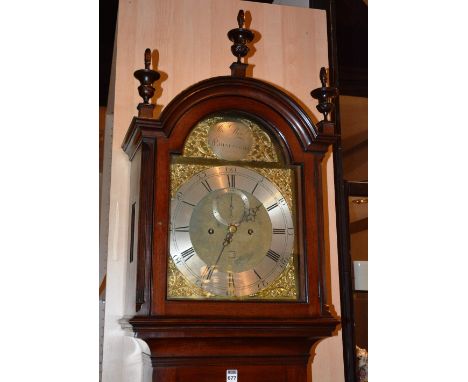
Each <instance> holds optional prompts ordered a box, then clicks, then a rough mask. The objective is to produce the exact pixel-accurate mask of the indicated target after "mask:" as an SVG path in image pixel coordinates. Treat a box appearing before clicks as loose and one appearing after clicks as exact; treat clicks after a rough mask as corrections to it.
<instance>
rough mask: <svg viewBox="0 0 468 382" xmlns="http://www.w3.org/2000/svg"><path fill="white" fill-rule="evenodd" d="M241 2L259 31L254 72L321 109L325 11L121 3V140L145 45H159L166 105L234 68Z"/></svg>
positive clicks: (183, 1) (204, 0)
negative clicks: (315, 95)
mask: <svg viewBox="0 0 468 382" xmlns="http://www.w3.org/2000/svg"><path fill="white" fill-rule="evenodd" d="M239 9H244V10H246V11H249V12H250V17H248V18H247V21H249V19H251V22H250V28H251V29H253V30H254V31H255V32H256V35H257V36H256V38H255V42H254V52H253V54H252V55H251V57H249V59H248V62H249V63H250V64H252V65H253V76H254V77H255V78H258V79H263V80H266V81H268V82H270V83H273V84H275V85H276V86H278V87H280V88H282V89H283V90H285V91H287V92H289V93H291V94H292V95H293V97H294V98H295V99H296V101H298V102H299V103H300V104H301V106H303V107H304V108H305V110H306V111H308V112H309V114H311V115H314V116H317V117H318V116H319V113H318V112H317V110H316V109H315V102H314V100H313V99H312V98H311V96H310V94H309V93H310V91H311V90H312V89H314V88H316V87H319V86H320V81H319V76H318V73H319V70H320V67H321V66H328V58H327V54H328V53H327V39H326V17H325V11H321V10H313V9H303V8H295V7H282V6H275V5H269V4H258V3H250V2H243V1H237V0H230V1H229V0H224V1H218V0H178V1H162V0H157V1H144V0H135V1H132V2H121V4H120V9H119V26H118V35H117V39H118V42H117V73H116V110H115V114H116V126H115V130H114V137H115V140H114V144H116V145H119V144H120V143H121V142H122V140H123V137H124V134H125V130H126V128H127V127H128V123H129V121H130V120H131V118H132V116H133V115H135V107H136V105H137V104H138V103H139V102H140V100H141V99H140V98H139V96H138V92H137V86H138V84H137V81H136V80H135V79H134V78H133V71H134V70H135V69H139V68H141V67H143V53H144V50H145V48H148V47H149V48H150V49H152V50H154V49H156V50H157V51H158V52H159V54H158V56H159V62H158V63H157V70H159V71H161V72H162V82H161V85H160V86H161V89H159V93H160V97H159V98H158V99H157V104H158V105H162V106H164V105H167V104H168V102H169V101H170V100H171V99H172V98H173V97H174V96H176V95H177V94H178V93H180V92H181V91H182V90H183V89H185V88H187V87H188V86H190V85H192V84H194V83H196V82H198V81H200V80H202V79H205V78H208V77H212V76H220V75H229V74H230V70H229V65H230V64H231V62H233V61H234V56H232V54H231V52H230V46H231V42H230V41H229V40H228V38H227V36H226V34H227V31H228V30H229V29H232V28H235V27H237V22H236V17H237V12H238V11H239ZM181 20H183V22H181ZM298 52H299V54H298ZM160 110H161V108H157V110H156V113H155V114H156V115H155V116H156V117H157V114H158V113H159V112H160ZM313 120H314V122H315V121H317V118H313Z"/></svg>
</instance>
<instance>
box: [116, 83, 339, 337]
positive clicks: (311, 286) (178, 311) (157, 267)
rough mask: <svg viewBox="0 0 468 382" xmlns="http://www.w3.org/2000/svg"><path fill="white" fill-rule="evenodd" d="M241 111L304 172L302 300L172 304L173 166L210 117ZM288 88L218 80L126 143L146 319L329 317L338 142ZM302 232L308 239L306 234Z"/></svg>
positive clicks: (134, 130)
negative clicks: (332, 154)
mask: <svg viewBox="0 0 468 382" xmlns="http://www.w3.org/2000/svg"><path fill="white" fill-rule="evenodd" d="M229 111H237V112H240V113H243V114H245V115H250V116H252V118H254V119H256V120H258V121H261V123H262V125H263V126H264V127H265V128H266V129H268V130H269V131H268V133H269V134H270V135H271V136H273V137H275V138H276V140H277V141H278V143H279V146H280V147H281V150H282V151H283V157H284V158H285V161H286V162H287V164H288V165H291V166H297V167H299V168H300V171H299V174H300V176H298V177H297V178H298V183H297V185H296V187H297V206H298V208H297V221H296V224H297V225H298V228H299V229H298V230H297V231H298V232H299V233H300V234H299V238H300V240H299V262H298V267H299V299H298V300H297V301H294V302H284V301H272V302H270V301H210V300H203V301H193V300H191V301H174V300H168V299H167V298H166V285H167V279H166V277H167V253H168V250H169V249H168V248H169V246H168V238H169V232H168V227H169V224H168V222H169V207H168V206H169V202H170V190H169V188H170V187H169V185H170V171H169V169H170V162H171V156H172V155H174V154H180V153H181V152H182V149H183V146H184V142H185V140H186V138H187V136H188V135H189V133H190V131H191V129H192V128H193V127H194V126H195V125H196V124H197V122H199V121H200V120H202V119H203V118H205V117H207V116H209V115H212V114H214V113H219V112H229ZM325 131H326V133H324V132H322V131H320V129H319V128H317V127H316V126H315V125H314V124H313V123H312V121H311V120H310V118H309V117H308V116H307V114H306V113H305V111H304V110H303V109H302V108H301V107H300V106H299V105H298V104H297V103H296V102H295V101H294V100H293V99H292V98H291V97H289V96H288V95H286V94H285V93H284V92H282V91H281V90H279V89H277V88H275V87H273V86H271V85H269V84H267V83H265V82H263V81H259V80H256V79H252V78H235V77H227V76H226V77H215V78H211V79H208V80H205V81H202V82H199V83H197V84H195V85H193V86H191V87H190V88H188V89H186V90H185V91H183V92H182V93H181V94H179V95H178V96H177V97H176V98H174V99H173V100H172V101H171V102H170V103H169V104H168V105H167V107H166V108H165V109H164V110H163V112H162V114H161V116H160V119H158V120H156V119H151V118H136V117H135V118H134V119H133V121H132V123H131V125H130V128H129V130H128V132H127V135H126V137H125V140H124V143H123V145H122V147H123V149H124V150H125V152H126V153H127V154H128V156H129V157H130V159H131V160H133V162H135V161H139V162H140V163H139V164H138V165H134V163H132V182H133V183H134V185H133V186H132V188H131V189H132V192H133V195H132V196H131V198H132V199H133V200H136V201H137V205H138V208H137V210H138V211H137V213H136V214H134V215H135V216H137V217H138V222H135V224H134V226H135V232H132V234H134V235H135V239H134V241H133V242H134V248H132V250H131V251H133V250H134V252H136V254H137V285H136V311H137V316H140V317H141V316H146V317H151V316H153V317H156V316H157V317H160V318H163V317H212V318H234V317H235V318H239V319H251V318H259V319H262V318H264V319H285V318H288V317H289V318H295V319H298V318H299V319H300V318H304V319H305V318H320V317H321V318H327V321H328V324H329V325H330V327H329V329H330V330H332V327H333V328H334V327H335V326H336V324H337V321H336V319H334V318H332V316H331V314H330V313H329V311H328V306H327V304H326V301H325V295H326V294H325V291H324V288H325V282H324V277H325V275H324V269H325V267H324V258H323V256H324V255H323V250H324V248H323V246H324V238H323V235H324V232H323V210H322V209H323V204H322V202H323V201H322V184H321V160H322V159H323V156H324V153H325V152H326V150H327V148H328V146H329V145H330V144H331V143H332V142H333V141H334V139H335V136H334V135H333V132H331V133H330V132H329V130H325ZM301 232H302V233H301Z"/></svg>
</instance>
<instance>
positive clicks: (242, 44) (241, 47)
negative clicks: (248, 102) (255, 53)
mask: <svg viewBox="0 0 468 382" xmlns="http://www.w3.org/2000/svg"><path fill="white" fill-rule="evenodd" d="M237 24H238V25H239V28H234V29H231V30H230V31H229V32H228V34H227V35H228V38H229V40H231V41H232V42H233V43H234V44H233V45H232V46H231V52H232V54H233V55H234V56H235V57H237V62H233V63H232V65H231V66H230V68H231V74H232V75H233V76H235V77H245V70H246V69H247V66H248V65H247V64H245V63H242V62H241V58H242V57H245V56H246V55H247V53H249V47H248V46H247V44H248V43H250V42H251V41H252V40H253V39H254V37H255V34H254V33H253V32H252V31H251V30H250V29H247V28H244V24H245V14H244V11H243V10H242V9H241V10H240V11H239V13H238V14H237Z"/></svg>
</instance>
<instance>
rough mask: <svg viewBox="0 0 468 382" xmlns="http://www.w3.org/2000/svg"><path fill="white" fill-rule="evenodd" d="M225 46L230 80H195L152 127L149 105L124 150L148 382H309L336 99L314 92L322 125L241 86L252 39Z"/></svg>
mask: <svg viewBox="0 0 468 382" xmlns="http://www.w3.org/2000/svg"><path fill="white" fill-rule="evenodd" d="M238 24H239V27H238V28H235V29H233V30H231V31H230V32H229V33H228V37H229V38H230V40H231V41H232V42H233V45H232V48H231V50H232V52H233V54H234V55H235V56H236V57H237V62H234V63H233V64H232V65H231V75H230V76H222V77H215V78H210V79H207V80H204V81H202V82H199V83H197V84H195V85H193V86H191V87H189V88H188V89H186V90H185V91H183V92H182V93H181V94H179V95H178V96H177V97H175V98H174V99H173V100H172V101H171V102H170V103H169V104H168V105H167V106H166V107H165V108H164V110H163V112H162V113H161V115H160V118H159V119H154V118H152V115H153V109H154V105H152V104H150V102H149V100H150V98H151V97H152V96H153V95H154V88H153V87H152V83H153V82H154V81H156V80H157V79H158V78H159V74H158V73H157V72H156V71H153V70H151V69H150V58H151V57H150V51H149V49H148V50H147V51H146V52H145V69H141V70H138V71H137V72H135V76H136V77H137V78H138V79H139V80H140V81H141V85H140V87H139V91H140V95H141V96H142V97H143V101H144V102H143V103H141V104H139V106H138V110H139V116H138V117H135V118H134V119H133V121H132V123H131V125H130V128H129V130H128V132H127V135H126V137H125V140H124V143H123V145H122V147H123V149H124V150H125V152H126V153H127V154H128V156H129V158H130V159H131V161H132V169H131V190H132V191H131V209H132V210H131V218H132V222H131V224H130V225H131V240H130V241H131V248H130V253H131V256H132V257H133V256H134V257H135V261H137V285H136V311H137V313H136V315H135V317H133V318H131V319H129V320H123V321H122V324H123V325H125V326H127V327H130V328H131V329H132V330H133V332H134V333H135V335H136V336H137V337H139V338H141V339H143V340H145V341H146V342H147V344H148V346H149V348H150V349H151V360H152V365H153V381H165V382H166V381H185V380H187V381H189V380H192V381H206V382H210V381H224V380H227V378H228V377H232V379H231V380H235V379H234V377H236V378H237V380H238V381H241V382H248V381H256V382H258V381H269V382H277V381H278V382H279V381H306V380H307V372H308V371H307V370H308V362H309V352H310V349H311V347H312V346H313V345H314V343H316V342H317V341H319V340H320V339H322V338H325V337H327V336H330V335H331V334H332V332H333V331H334V330H335V328H336V326H337V324H338V323H339V321H338V320H337V319H336V318H335V317H333V315H332V314H331V313H330V311H329V308H328V305H327V301H326V298H325V291H324V287H325V284H326V283H325V279H324V278H325V272H324V269H325V264H324V253H323V251H324V238H323V235H324V227H323V200H322V185H321V161H322V159H323V156H324V153H325V152H326V151H327V149H328V146H329V145H330V144H332V143H333V141H334V139H335V138H336V137H335V135H334V125H333V123H332V122H329V121H328V118H327V114H328V113H329V112H330V110H331V108H332V106H333V105H332V103H331V99H332V98H333V97H334V96H335V95H336V90H335V89H333V88H329V87H327V86H326V83H325V82H326V81H325V71H324V70H323V71H322V72H321V79H322V87H321V88H319V89H316V90H314V91H313V92H312V96H313V97H314V98H317V99H318V100H319V106H318V107H317V108H318V109H319V111H321V112H322V113H324V120H323V121H321V122H319V123H318V124H314V123H313V122H312V120H311V119H310V117H309V116H308V115H307V113H306V112H305V111H304V110H303V109H302V108H301V107H300V106H299V105H298V104H297V103H296V102H295V101H294V100H293V99H292V98H291V97H290V96H288V95H286V94H285V93H284V92H283V91H281V90H279V89H278V88H276V87H274V86H272V85H270V84H268V83H266V82H263V81H260V80H257V79H254V78H248V77H246V76H245V72H246V67H247V64H245V63H242V62H241V59H242V58H243V57H244V56H245V55H246V54H247V52H248V47H247V44H248V43H249V42H251V41H252V39H253V32H252V31H250V30H248V29H246V28H244V27H243V25H244V15H243V12H242V11H240V12H239V16H238Z"/></svg>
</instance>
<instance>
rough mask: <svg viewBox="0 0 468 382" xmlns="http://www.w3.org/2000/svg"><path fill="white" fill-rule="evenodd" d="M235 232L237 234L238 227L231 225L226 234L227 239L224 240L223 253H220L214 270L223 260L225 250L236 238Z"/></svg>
mask: <svg viewBox="0 0 468 382" xmlns="http://www.w3.org/2000/svg"><path fill="white" fill-rule="evenodd" d="M234 232H236V226H234V225H230V226H229V231H228V233H227V234H226V237H225V238H224V241H223V248H222V249H221V252H220V253H219V255H218V258H217V259H216V262H215V263H214V265H213V268H214V267H216V265H218V262H219V260H220V259H221V255H222V254H223V252H224V248H226V247H227V246H228V245H229V244H230V243H231V241H232V237H233V236H234Z"/></svg>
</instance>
